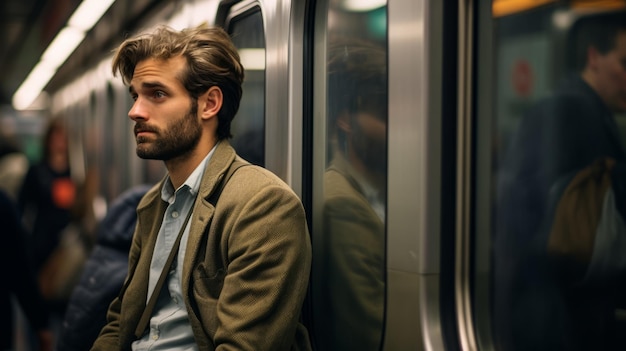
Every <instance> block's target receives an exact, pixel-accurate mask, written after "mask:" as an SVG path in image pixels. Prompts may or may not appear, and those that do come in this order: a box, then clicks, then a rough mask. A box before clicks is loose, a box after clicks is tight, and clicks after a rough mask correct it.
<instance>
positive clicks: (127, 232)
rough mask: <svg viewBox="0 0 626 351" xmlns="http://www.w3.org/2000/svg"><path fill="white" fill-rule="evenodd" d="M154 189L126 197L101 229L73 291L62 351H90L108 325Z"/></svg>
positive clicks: (137, 189) (114, 205)
mask: <svg viewBox="0 0 626 351" xmlns="http://www.w3.org/2000/svg"><path fill="white" fill-rule="evenodd" d="M148 189H150V186H149V185H138V186H136V187H133V188H131V189H129V190H126V191H125V192H124V193H122V194H121V195H120V196H119V197H118V198H117V199H116V200H115V201H114V202H113V203H112V204H111V207H110V208H109V211H108V212H107V215H106V216H105V217H104V219H103V220H102V222H101V223H100V225H99V230H98V236H97V241H96V245H95V246H94V249H93V251H92V252H91V254H90V255H89V258H88V259H87V262H86V264H85V267H84V270H83V273H82V275H81V279H80V281H79V283H78V285H77V286H76V287H75V288H74V290H73V291H72V295H71V296H70V300H69V304H68V307H67V310H66V313H65V319H64V321H63V325H62V327H61V328H62V329H61V332H60V335H59V338H58V342H57V350H58V351H84V350H88V349H89V348H90V347H91V345H92V344H93V342H94V340H96V338H97V337H98V333H99V332H100V329H102V327H103V326H104V325H105V324H106V311H107V308H108V307H109V304H110V303H111V301H113V299H114V298H115V296H117V294H118V293H119V291H120V289H121V287H122V285H123V283H124V278H125V277H126V273H127V271H128V252H129V250H130V244H131V242H132V237H133V233H134V231H135V223H136V220H137V215H136V207H137V204H138V203H139V200H141V198H142V197H143V195H144V194H145V193H146V192H147V191H148Z"/></svg>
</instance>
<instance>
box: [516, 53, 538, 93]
mask: <svg viewBox="0 0 626 351" xmlns="http://www.w3.org/2000/svg"><path fill="white" fill-rule="evenodd" d="M511 81H512V83H513V90H515V92H516V93H517V94H518V95H519V96H522V97H527V96H528V95H530V92H531V91H532V88H533V72H532V68H531V67H530V64H529V63H528V61H526V60H525V59H519V60H517V61H516V62H515V63H514V64H513V74H512V77H511Z"/></svg>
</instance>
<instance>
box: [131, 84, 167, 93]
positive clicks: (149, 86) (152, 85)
mask: <svg viewBox="0 0 626 351" xmlns="http://www.w3.org/2000/svg"><path fill="white" fill-rule="evenodd" d="M141 87H142V88H143V89H157V88H165V85H164V84H162V83H160V82H143V83H141ZM128 92H129V93H131V94H132V93H134V92H135V88H134V87H133V86H132V85H129V86H128Z"/></svg>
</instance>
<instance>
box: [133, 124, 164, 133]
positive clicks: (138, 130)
mask: <svg viewBox="0 0 626 351" xmlns="http://www.w3.org/2000/svg"><path fill="white" fill-rule="evenodd" d="M133 130H134V132H135V135H137V133H141V132H151V133H158V132H159V129H158V128H156V127H152V126H149V125H147V124H145V123H136V124H135V127H134V128H133Z"/></svg>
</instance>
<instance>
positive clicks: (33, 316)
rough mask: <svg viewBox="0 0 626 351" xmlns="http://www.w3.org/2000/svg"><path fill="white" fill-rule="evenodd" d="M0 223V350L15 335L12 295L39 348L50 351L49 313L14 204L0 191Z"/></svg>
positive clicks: (51, 342)
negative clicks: (0, 275) (1, 278)
mask: <svg viewBox="0 0 626 351" xmlns="http://www.w3.org/2000/svg"><path fill="white" fill-rule="evenodd" d="M0 222H1V223H2V231H0V233H2V245H0V264H1V265H2V267H5V274H7V276H6V280H5V282H4V283H3V284H2V286H1V287H0V350H12V349H13V347H14V345H13V339H14V334H15V326H14V323H13V322H14V314H13V304H12V301H13V298H16V300H17V302H18V303H19V306H20V307H21V309H22V310H23V312H24V314H25V316H26V318H27V320H28V321H29V322H30V327H31V328H32V330H33V331H34V332H35V334H36V339H37V342H38V343H39V345H38V346H39V348H38V349H39V350H42V351H43V350H45V351H51V350H52V345H53V335H52V331H51V330H50V328H49V313H48V310H47V308H46V305H45V303H44V300H43V298H42V297H41V294H40V293H39V288H38V286H37V281H36V279H35V273H34V271H33V269H32V267H31V266H30V263H29V261H28V260H27V255H26V246H25V243H24V230H23V228H22V226H21V223H20V217H19V214H18V211H17V207H16V206H15V204H14V203H13V202H12V200H11V198H10V197H9V195H7V194H6V193H5V192H4V191H1V190H0Z"/></svg>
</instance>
